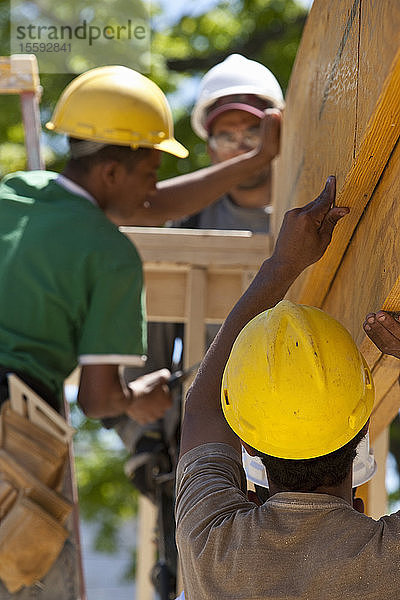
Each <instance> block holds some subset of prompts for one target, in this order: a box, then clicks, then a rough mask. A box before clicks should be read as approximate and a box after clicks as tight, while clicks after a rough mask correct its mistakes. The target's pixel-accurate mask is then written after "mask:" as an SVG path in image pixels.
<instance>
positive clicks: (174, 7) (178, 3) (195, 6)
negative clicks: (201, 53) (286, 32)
mask: <svg viewBox="0 0 400 600" xmlns="http://www.w3.org/2000/svg"><path fill="white" fill-rule="evenodd" d="M149 1H150V2H151V0H149ZM297 1H298V3H299V4H302V5H303V6H305V7H306V8H311V5H312V3H313V0H297ZM158 2H159V3H160V5H161V6H162V8H163V10H164V14H163V18H162V19H160V20H159V25H160V26H161V25H163V26H168V25H171V24H172V23H174V21H176V19H178V18H179V17H180V16H181V15H182V14H190V15H193V16H196V15H201V14H202V13H204V12H206V11H207V10H209V9H210V8H211V7H212V6H214V5H215V4H217V2H218V0H197V1H196V2H188V0H173V1H172V2H171V0H158Z"/></svg>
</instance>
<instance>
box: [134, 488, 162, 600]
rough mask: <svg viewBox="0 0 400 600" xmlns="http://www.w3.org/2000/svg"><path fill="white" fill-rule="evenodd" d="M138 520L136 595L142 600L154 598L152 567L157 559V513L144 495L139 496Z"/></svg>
mask: <svg viewBox="0 0 400 600" xmlns="http://www.w3.org/2000/svg"><path fill="white" fill-rule="evenodd" d="M138 522H139V531H138V541H139V543H138V553H137V572H136V596H137V598H140V600H153V598H154V587H153V584H152V583H151V569H152V567H153V565H154V564H155V561H156V557H155V554H156V547H155V544H154V541H153V538H154V532H155V529H156V522H157V513H156V508H155V506H154V504H152V502H151V501H150V500H148V498H146V497H145V496H142V495H140V496H139V511H138Z"/></svg>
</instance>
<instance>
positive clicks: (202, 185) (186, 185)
mask: <svg viewBox="0 0 400 600" xmlns="http://www.w3.org/2000/svg"><path fill="white" fill-rule="evenodd" d="M265 112H266V115H265V118H264V119H263V123H262V131H263V136H262V142H261V145H260V146H259V148H257V149H255V150H251V151H250V152H246V153H245V154H241V155H240V156H235V157H234V158H231V159H229V160H226V161H224V162H221V163H218V164H216V165H212V166H211V167H206V168H205V169H199V170H198V171H195V172H194V173H189V174H187V175H181V176H180V177H173V178H172V179H167V180H165V181H162V182H160V183H158V184H157V190H156V193H155V194H154V195H152V197H151V198H150V199H149V201H148V202H146V206H143V207H140V208H138V209H137V212H136V211H135V225H143V226H156V225H162V224H163V223H165V221H167V220H168V219H179V218H181V217H184V216H186V215H190V214H194V213H196V212H198V211H199V210H201V209H202V208H204V207H205V206H208V205H209V204H212V203H213V202H215V201H216V200H217V199H218V198H219V197H220V196H222V195H223V194H225V193H226V192H227V191H229V190H230V189H231V188H233V187H235V186H236V185H238V184H239V183H241V182H242V181H244V180H246V179H247V178H248V177H249V176H251V175H253V174H255V173H257V172H258V171H260V170H261V169H263V168H265V166H266V165H268V164H269V163H270V162H271V161H272V159H273V158H274V157H275V156H276V155H277V154H278V150H279V134H280V123H281V113H280V111H279V110H276V109H268V110H266V111H265Z"/></svg>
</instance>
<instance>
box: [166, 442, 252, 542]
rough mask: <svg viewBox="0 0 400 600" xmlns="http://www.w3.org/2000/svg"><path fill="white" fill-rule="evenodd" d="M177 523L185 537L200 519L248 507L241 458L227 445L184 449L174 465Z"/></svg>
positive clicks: (218, 517) (209, 521) (206, 445)
mask: <svg viewBox="0 0 400 600" xmlns="http://www.w3.org/2000/svg"><path fill="white" fill-rule="evenodd" d="M176 485H177V494H176V522H177V527H178V528H179V526H180V525H181V524H182V531H184V534H183V536H182V537H185V536H186V535H187V534H189V532H190V531H192V529H193V528H195V527H198V525H199V523H200V522H201V521H203V522H205V521H207V522H208V525H209V526H212V523H213V521H215V522H218V521H219V520H220V519H221V517H224V516H228V515H230V514H232V513H234V512H236V511H237V510H239V509H243V508H245V509H246V510H248V509H249V506H251V503H249V501H248V499H247V495H246V492H247V485H246V476H245V472H244V470H243V467H242V463H241V457H240V455H239V454H238V453H237V452H236V450H234V449H233V448H232V447H231V446H229V445H227V444H216V443H213V444H203V445H201V446H198V447H197V448H194V449H193V450H190V451H189V452H187V453H186V454H185V455H184V456H183V457H182V458H181V460H180V461H179V463H178V468H177V477H176Z"/></svg>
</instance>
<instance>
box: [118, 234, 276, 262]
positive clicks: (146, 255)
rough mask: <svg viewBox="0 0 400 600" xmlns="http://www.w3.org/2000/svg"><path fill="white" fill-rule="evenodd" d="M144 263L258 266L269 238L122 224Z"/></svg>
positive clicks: (268, 247)
mask: <svg viewBox="0 0 400 600" xmlns="http://www.w3.org/2000/svg"><path fill="white" fill-rule="evenodd" d="M120 230H121V231H122V232H123V233H124V234H125V235H126V236H127V237H128V238H129V239H130V240H131V241H132V242H133V243H134V244H135V246H136V247H137V249H138V250H139V253H140V255H141V257H142V260H143V262H144V263H163V265H167V264H168V263H170V264H173V265H190V266H193V267H196V266H197V267H207V268H210V267H218V266H219V267H221V266H222V267H224V268H225V267H235V266H236V267H240V268H242V267H243V266H248V267H252V266H257V267H258V266H259V265H260V264H261V262H262V261H263V260H264V259H265V258H267V257H268V256H270V254H271V249H272V238H271V236H269V235H266V234H262V233H260V234H257V233H255V234H253V233H251V232H250V231H220V230H205V229H202V230H200V229H197V230H196V229H170V228H167V227H165V228H163V227H121V228H120Z"/></svg>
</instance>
